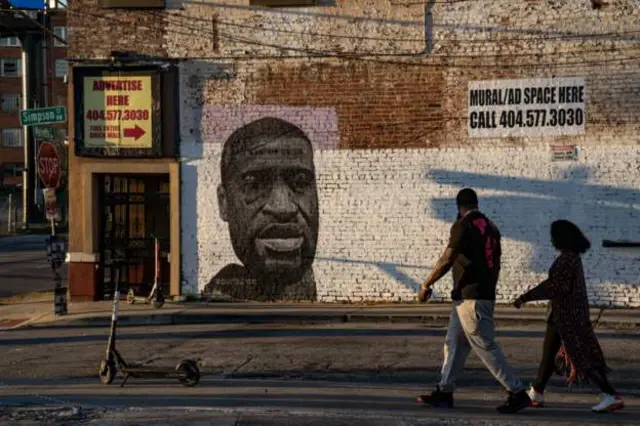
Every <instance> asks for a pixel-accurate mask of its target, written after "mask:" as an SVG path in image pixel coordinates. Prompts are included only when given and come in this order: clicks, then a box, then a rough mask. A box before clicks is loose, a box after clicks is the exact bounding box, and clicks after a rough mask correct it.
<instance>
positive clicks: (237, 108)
mask: <svg viewBox="0 0 640 426" xmlns="http://www.w3.org/2000/svg"><path fill="white" fill-rule="evenodd" d="M265 117H273V118H278V119H281V120H284V121H288V122H290V123H291V124H293V125H295V126H297V127H299V128H300V129H301V130H302V131H303V132H304V133H306V135H307V136H308V137H309V139H310V140H311V143H312V144H313V148H314V149H315V150H329V149H336V148H337V147H338V142H339V137H340V136H339V132H338V116H337V114H336V110H335V109H334V108H314V107H295V106H283V105H211V106H206V107H205V108H204V110H203V113H202V124H201V134H202V138H203V141H204V143H220V144H222V143H224V141H225V140H226V139H227V138H228V137H229V136H230V135H231V134H232V133H233V132H234V131H235V130H237V129H239V128H240V127H242V126H244V125H247V124H249V123H251V122H252V121H255V120H258V119H261V118H265Z"/></svg>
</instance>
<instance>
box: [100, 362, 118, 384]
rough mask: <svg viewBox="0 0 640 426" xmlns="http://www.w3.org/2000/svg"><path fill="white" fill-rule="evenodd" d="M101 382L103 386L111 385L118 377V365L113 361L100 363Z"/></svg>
mask: <svg viewBox="0 0 640 426" xmlns="http://www.w3.org/2000/svg"><path fill="white" fill-rule="evenodd" d="M99 376H100V381H101V382H102V384H105V385H110V384H111V382H113V378H114V377H115V376H116V364H115V362H113V361H109V360H106V359H103V360H102V362H101V363H100V371H99Z"/></svg>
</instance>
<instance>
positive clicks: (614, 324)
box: [16, 310, 640, 331]
mask: <svg viewBox="0 0 640 426" xmlns="http://www.w3.org/2000/svg"><path fill="white" fill-rule="evenodd" d="M596 317H597V316H595V315H592V320H595V319H596ZM448 321H449V315H448V314H440V313H433V314H428V313H426V314H417V313H415V314H414V313H400V314H384V313H380V314H378V313H366V312H363V313H358V312H347V313H314V312H309V313H280V312H274V313H255V314H251V313H246V312H239V313H225V314H219V313H203V312H189V311H188V310H184V311H178V312H166V313H153V314H149V315H126V314H120V316H119V317H118V326H120V327H127V326H128V327H132V326H145V325H147V326H148V325H192V324H299V325H303V324H339V323H397V324H402V323H422V324H425V325H426V326H431V327H444V326H446V325H447V323H448ZM495 322H496V325H497V326H498V327H514V326H527V325H540V326H544V324H545V323H546V318H545V316H543V315H517V316H516V315H505V314H499V313H497V314H496V316H495ZM110 324H111V316H110V315H109V316H94V317H79V318H73V317H71V316H68V317H60V318H56V320H54V321H51V322H49V321H40V322H38V321H35V320H34V321H28V322H27V323H23V324H21V325H19V326H18V327H24V326H26V327H47V328H57V327H108V326H109V325H110ZM16 328H17V327H16ZM597 328H598V329H607V330H626V331H640V317H638V318H637V319H635V318H633V319H632V320H630V319H629V318H625V319H624V320H616V319H615V318H612V319H606V318H601V319H600V322H599V324H598V327H597Z"/></svg>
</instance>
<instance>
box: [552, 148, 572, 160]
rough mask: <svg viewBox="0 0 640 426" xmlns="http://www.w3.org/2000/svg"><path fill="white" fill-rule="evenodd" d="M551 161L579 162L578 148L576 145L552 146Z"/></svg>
mask: <svg viewBox="0 0 640 426" xmlns="http://www.w3.org/2000/svg"><path fill="white" fill-rule="evenodd" d="M550 149H551V161H577V160H578V147H577V146H576V145H551V146H550Z"/></svg>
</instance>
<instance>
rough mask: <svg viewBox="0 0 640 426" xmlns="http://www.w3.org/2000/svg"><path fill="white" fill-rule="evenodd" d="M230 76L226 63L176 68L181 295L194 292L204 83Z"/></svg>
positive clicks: (189, 64) (196, 263)
mask: <svg viewBox="0 0 640 426" xmlns="http://www.w3.org/2000/svg"><path fill="white" fill-rule="evenodd" d="M232 74H233V70H232V68H231V67H230V66H229V65H227V64H217V63H210V62H203V61H190V62H185V63H183V64H182V66H181V69H180V135H181V142H180V155H181V157H182V161H181V165H180V175H181V178H180V185H181V190H180V193H181V195H180V197H181V203H180V208H181V212H180V215H181V216H180V217H181V233H180V235H181V237H180V238H181V251H182V258H183V259H190V261H189V262H188V263H185V262H182V268H181V269H182V277H181V287H182V291H183V292H185V293H189V292H192V293H197V292H198V283H197V277H198V269H199V262H198V228H197V227H198V204H197V200H198V179H197V176H198V166H197V164H195V162H196V161H197V160H200V159H201V158H202V155H203V143H204V142H203V138H202V132H201V125H202V115H203V106H204V103H205V99H204V97H205V96H204V94H205V88H206V84H207V81H209V80H212V79H215V78H229V76H230V75H232Z"/></svg>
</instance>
